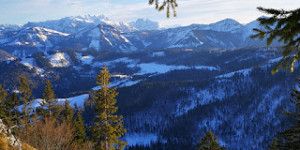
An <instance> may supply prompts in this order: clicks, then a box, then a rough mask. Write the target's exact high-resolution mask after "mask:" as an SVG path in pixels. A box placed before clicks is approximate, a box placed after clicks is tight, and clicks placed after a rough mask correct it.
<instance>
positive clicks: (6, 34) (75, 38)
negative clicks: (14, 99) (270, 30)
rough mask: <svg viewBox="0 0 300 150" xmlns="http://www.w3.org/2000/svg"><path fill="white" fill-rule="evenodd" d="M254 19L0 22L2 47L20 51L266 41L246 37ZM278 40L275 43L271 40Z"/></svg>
mask: <svg viewBox="0 0 300 150" xmlns="http://www.w3.org/2000/svg"><path fill="white" fill-rule="evenodd" d="M253 28H260V26H259V23H258V22H257V21H253V22H250V23H248V24H246V25H242V24H240V23H238V22H237V21H235V20H232V19H225V20H222V21H219V22H216V23H212V24H208V25H203V24H192V25H189V26H183V27H175V28H169V29H166V28H163V27H162V26H161V25H160V24H159V23H157V22H153V21H150V20H148V19H138V20H137V21H135V22H131V23H129V24H128V23H124V22H117V21H111V20H109V19H108V18H106V17H105V16H103V15H101V16H90V15H86V16H77V17H66V18H62V19H59V20H51V21H45V22H28V23H27V24H25V25H19V26H17V25H0V49H3V50H5V51H7V52H9V53H11V54H13V55H14V56H17V57H23V56H26V55H28V54H32V53H35V52H39V51H49V50H65V49H75V50H88V49H94V50H111V51H123V52H126V51H141V50H156V49H203V48H204V49H207V48H213V49H215V48H241V47H251V46H258V47H259V46H265V45H266V44H265V41H260V40H257V39H255V40H253V39H250V36H251V35H253V34H254V32H253V30H252V29H253ZM278 45H280V44H279V43H274V46H278Z"/></svg>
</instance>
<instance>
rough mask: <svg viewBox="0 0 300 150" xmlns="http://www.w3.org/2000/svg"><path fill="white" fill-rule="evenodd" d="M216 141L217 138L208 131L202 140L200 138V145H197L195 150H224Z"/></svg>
mask: <svg viewBox="0 0 300 150" xmlns="http://www.w3.org/2000/svg"><path fill="white" fill-rule="evenodd" d="M217 139H218V137H216V136H214V134H213V133H212V132H211V130H209V131H208V132H206V134H205V135H204V138H200V144H199V145H197V147H196V150H225V147H222V146H220V144H219V142H218V141H217Z"/></svg>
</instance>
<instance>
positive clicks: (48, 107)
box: [41, 80, 61, 119]
mask: <svg viewBox="0 0 300 150" xmlns="http://www.w3.org/2000/svg"><path fill="white" fill-rule="evenodd" d="M52 87H53V86H52V84H51V82H50V81H49V80H47V81H46V86H45V88H44V93H43V95H42V99H43V101H42V102H41V106H42V107H43V109H42V117H43V118H48V117H49V118H53V119H56V118H58V117H59V114H60V110H61V107H60V105H58V101H57V99H56V98H55V94H54V91H53V90H52Z"/></svg>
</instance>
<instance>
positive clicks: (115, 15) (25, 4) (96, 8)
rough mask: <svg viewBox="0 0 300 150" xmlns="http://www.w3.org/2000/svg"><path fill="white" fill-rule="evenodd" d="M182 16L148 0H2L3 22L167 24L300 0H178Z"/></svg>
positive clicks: (245, 18) (251, 12)
mask: <svg viewBox="0 0 300 150" xmlns="http://www.w3.org/2000/svg"><path fill="white" fill-rule="evenodd" d="M177 2H178V4H179V7H178V8H177V14H178V16H177V17H176V18H170V19H167V18H166V15H165V12H157V11H156V10H155V9H154V6H149V5H148V0H0V6H1V9H0V24H24V23H26V22H28V21H45V20H52V19H59V18H63V17H67V16H77V15H87V14H90V15H100V14H103V15H105V16H107V17H108V18H110V19H112V20H117V21H124V22H130V21H133V20H136V19H137V18H148V19H150V20H154V21H158V22H160V23H161V24H164V25H175V24H181V25H189V24H192V23H202V24H208V23H212V22H216V21H219V20H222V19H225V18H232V19H235V20H237V21H239V22H240V23H248V22H250V21H253V20H255V19H256V18H258V17H259V16H262V15H264V14H263V13H261V12H258V11H257V10H256V7H257V6H263V7H269V8H278V9H296V8H297V7H299V6H300V1H299V0H177Z"/></svg>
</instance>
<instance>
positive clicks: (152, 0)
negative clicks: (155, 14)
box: [149, 0, 178, 18]
mask: <svg viewBox="0 0 300 150" xmlns="http://www.w3.org/2000/svg"><path fill="white" fill-rule="evenodd" d="M152 4H155V9H157V10H158V11H162V10H164V9H165V8H167V17H168V18H170V9H172V10H173V16H174V17H176V11H175V8H176V7H178V4H177V2H176V0H163V1H162V2H161V1H160V0H149V5H152Z"/></svg>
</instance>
